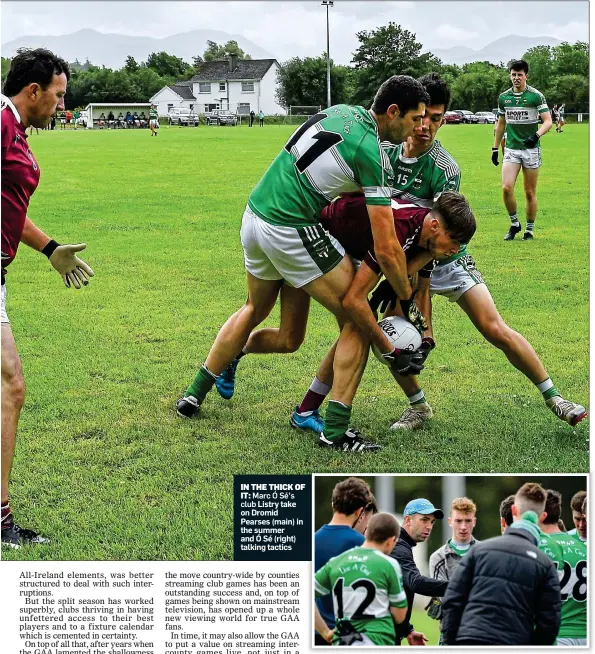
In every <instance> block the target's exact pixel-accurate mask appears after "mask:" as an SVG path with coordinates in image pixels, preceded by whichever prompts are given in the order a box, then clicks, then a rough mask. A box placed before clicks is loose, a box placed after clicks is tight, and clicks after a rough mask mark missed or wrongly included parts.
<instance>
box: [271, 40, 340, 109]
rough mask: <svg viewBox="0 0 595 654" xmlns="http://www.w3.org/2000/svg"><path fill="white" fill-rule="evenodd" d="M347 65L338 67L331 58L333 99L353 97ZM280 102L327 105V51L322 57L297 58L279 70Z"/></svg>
mask: <svg viewBox="0 0 595 654" xmlns="http://www.w3.org/2000/svg"><path fill="white" fill-rule="evenodd" d="M349 72H350V71H349V69H348V68H347V66H335V65H334V64H333V61H332V60H331V102H332V104H341V103H343V102H347V101H348V100H349V88H348V78H349ZM277 81H278V87H277V91H276V97H277V102H278V103H279V104H280V105H281V106H284V107H289V106H290V105H321V106H323V107H326V104H327V93H326V54H325V53H323V54H322V55H320V56H319V57H305V58H304V59H301V58H300V57H293V58H292V59H290V60H289V61H287V62H286V63H284V64H283V65H282V66H281V69H280V70H279V71H278V72H277Z"/></svg>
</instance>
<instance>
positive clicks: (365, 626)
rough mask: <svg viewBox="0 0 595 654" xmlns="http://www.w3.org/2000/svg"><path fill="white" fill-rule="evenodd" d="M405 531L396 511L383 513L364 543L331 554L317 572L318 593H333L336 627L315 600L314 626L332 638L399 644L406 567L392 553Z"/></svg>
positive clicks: (347, 642)
mask: <svg viewBox="0 0 595 654" xmlns="http://www.w3.org/2000/svg"><path fill="white" fill-rule="evenodd" d="M399 532H400V527H399V523H398V522H397V520H396V518H395V517H394V516H392V515H391V514H390V513H377V514H376V515H374V516H372V517H371V518H370V522H369V523H368V529H367V530H366V540H365V541H364V543H363V545H362V546H361V547H354V548H352V549H350V550H347V551H346V552H343V553H342V554H339V556H336V557H334V558H332V559H330V561H329V562H328V563H326V564H325V565H324V566H323V567H322V568H320V570H318V572H317V573H316V575H315V577H314V591H315V595H316V597H317V598H318V597H324V596H326V595H331V596H332V598H333V606H334V611H335V618H336V628H335V629H334V630H331V629H329V628H328V625H327V624H326V623H325V622H324V620H323V619H322V616H321V615H320V613H319V611H318V607H316V606H315V619H314V627H315V629H316V631H318V633H319V634H320V635H321V636H322V637H323V638H324V639H325V640H327V641H328V642H331V641H332V642H333V644H334V645H351V646H359V647H366V646H368V645H378V646H391V645H395V639H396V636H395V626H394V622H397V624H400V623H401V622H403V620H404V619H405V615H406V614H407V597H406V595H405V590H404V589H403V576H402V574H401V567H400V566H399V564H398V563H397V561H396V560H395V559H393V558H391V557H390V556H388V554H389V553H390V552H392V550H393V548H394V546H395V543H396V542H397V538H398V537H399ZM393 620H394V622H393Z"/></svg>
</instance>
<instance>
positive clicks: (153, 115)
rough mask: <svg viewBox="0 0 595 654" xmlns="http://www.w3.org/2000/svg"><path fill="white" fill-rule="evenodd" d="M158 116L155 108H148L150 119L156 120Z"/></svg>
mask: <svg viewBox="0 0 595 654" xmlns="http://www.w3.org/2000/svg"><path fill="white" fill-rule="evenodd" d="M157 118H159V114H158V113H157V109H149V119H150V120H157Z"/></svg>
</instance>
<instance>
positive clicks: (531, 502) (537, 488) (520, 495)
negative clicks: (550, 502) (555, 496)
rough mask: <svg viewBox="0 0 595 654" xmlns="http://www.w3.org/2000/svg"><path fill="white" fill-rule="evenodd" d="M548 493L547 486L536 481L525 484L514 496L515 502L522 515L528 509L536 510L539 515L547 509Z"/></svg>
mask: <svg viewBox="0 0 595 654" xmlns="http://www.w3.org/2000/svg"><path fill="white" fill-rule="evenodd" d="M546 499H547V493H546V491H545V488H544V487H543V486H542V485H541V484H538V483H536V482H534V481H529V482H527V483H526V484H523V485H522V486H521V487H520V488H519V489H518V491H517V492H516V495H515V496H514V504H515V506H516V507H517V509H518V510H519V513H520V514H521V516H522V515H523V513H526V512H527V511H535V513H537V515H538V516H539V515H540V514H542V513H543V512H544V510H545V501H546Z"/></svg>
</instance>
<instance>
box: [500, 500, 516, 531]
mask: <svg viewBox="0 0 595 654" xmlns="http://www.w3.org/2000/svg"><path fill="white" fill-rule="evenodd" d="M513 504H514V495H509V496H508V497H507V498H506V499H505V500H502V502H501V503H500V517H501V518H502V519H503V520H504V522H505V523H506V524H507V525H508V526H509V527H510V525H511V524H512V505H513Z"/></svg>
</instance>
